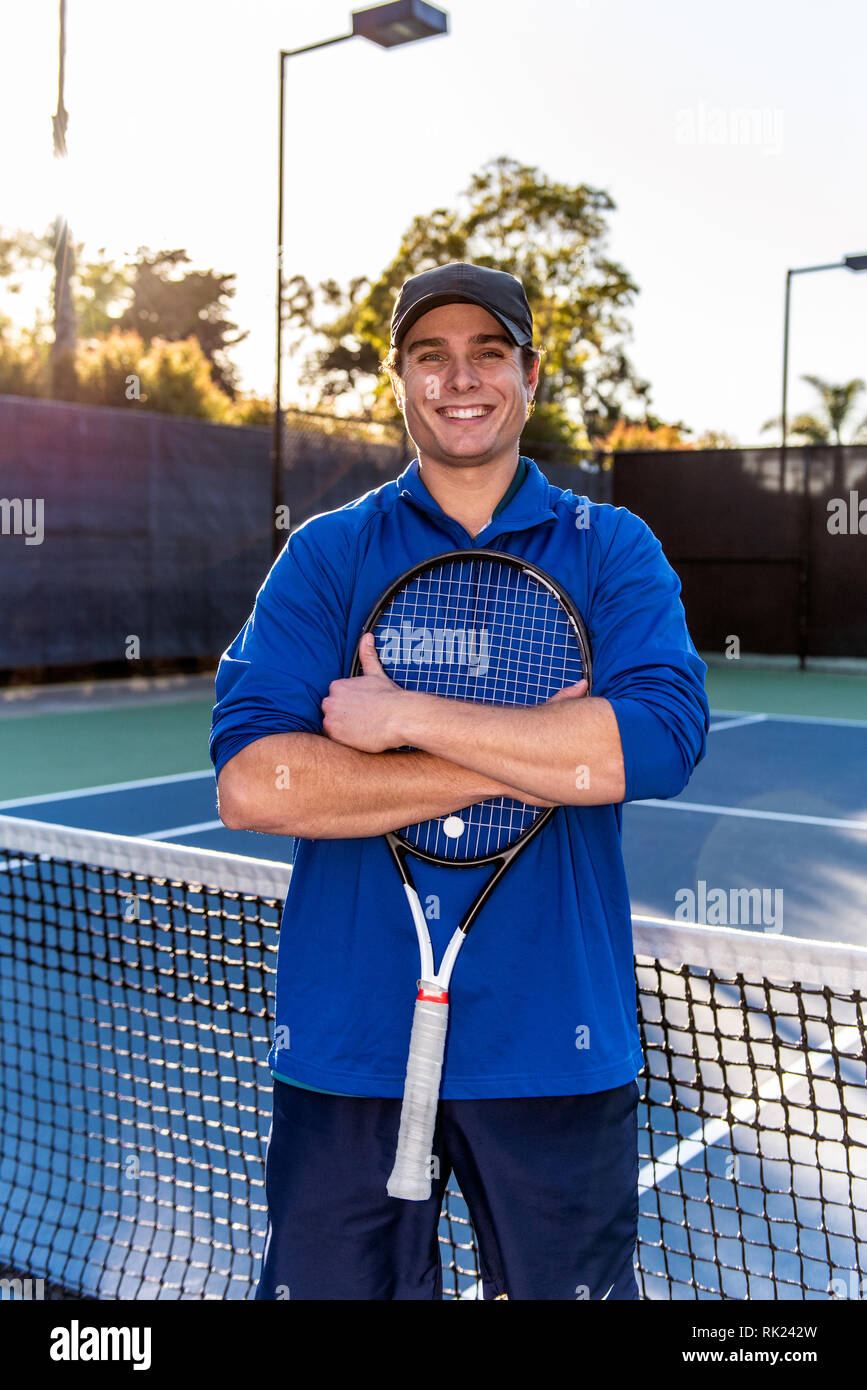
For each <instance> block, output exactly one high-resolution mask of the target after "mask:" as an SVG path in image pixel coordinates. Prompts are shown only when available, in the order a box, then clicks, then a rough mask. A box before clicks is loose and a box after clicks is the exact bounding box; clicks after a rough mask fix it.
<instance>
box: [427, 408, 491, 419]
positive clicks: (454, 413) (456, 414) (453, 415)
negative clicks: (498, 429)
mask: <svg viewBox="0 0 867 1390" xmlns="http://www.w3.org/2000/svg"><path fill="white" fill-rule="evenodd" d="M492 409H493V407H492V406H489V405H473V406H467V407H466V408H465V409H463V410H457V409H455V410H450V409H448V408H446V409H445V410H441V411H440V415H445V417H446V419H447V420H475V419H477V418H478V416H480V415H487V414H488V413H489V411H491V410H492Z"/></svg>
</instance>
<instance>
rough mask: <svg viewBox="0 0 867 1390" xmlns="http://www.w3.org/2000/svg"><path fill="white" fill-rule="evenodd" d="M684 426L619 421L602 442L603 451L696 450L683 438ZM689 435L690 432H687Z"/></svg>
mask: <svg viewBox="0 0 867 1390" xmlns="http://www.w3.org/2000/svg"><path fill="white" fill-rule="evenodd" d="M684 428H685V427H684V426H683V425H662V424H655V425H653V424H641V423H636V422H634V421H630V420H618V422H617V424H616V425H615V426H614V429H613V430H611V432H610V433H609V434H607V435H606V436H605V438H604V439H603V440H600V445H601V447H602V448H603V449H610V450H613V451H617V450H621V449H694V448H695V445H694V444H690V443H688V441H687V440H685V439H684V438H683V431H684ZM686 432H687V433H689V431H686Z"/></svg>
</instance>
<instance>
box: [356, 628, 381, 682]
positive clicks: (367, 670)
mask: <svg viewBox="0 0 867 1390" xmlns="http://www.w3.org/2000/svg"><path fill="white" fill-rule="evenodd" d="M358 656H359V660H360V661H361V669H362V671H363V672H364V674H365V675H366V676H384V675H385V671H383V669H382V664H381V662H380V660H379V657H378V656H377V654H376V642H375V641H374V637H373V633H372V632H365V633H364V635H363V637H362V639H361V641H360V643H359V645H358Z"/></svg>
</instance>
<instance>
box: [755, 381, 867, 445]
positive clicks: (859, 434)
mask: <svg viewBox="0 0 867 1390" xmlns="http://www.w3.org/2000/svg"><path fill="white" fill-rule="evenodd" d="M801 380H802V381H806V382H807V384H808V386H812V387H813V389H814V390H815V391H816V392H818V395H819V397H820V400H821V405H820V408H819V413H818V414H816V415H810V414H803V415H797V416H796V417H795V419H794V420H792V421H790V422H789V423H788V429H787V434H788V437H789V438H790V439H791V438H795V439H797V440H799V441H802V442H803V443H804V444H842V443H843V437H842V430H843V426H844V425H845V424H846V423H847V421H848V420H849V418H850V416H851V415H852V412H853V410H854V409H855V402H856V401H857V399H858V397H859V396H860V394H861V392H862V391H863V390H865V385H864V382H863V381H862V380H861V378H860V377H855V378H853V380H852V381H846V382H844V383H843V384H842V385H841V386H835V385H834V384H833V383H831V382H829V381H823V380H822V378H821V377H818V376H802V377H801ZM781 424H782V421H781V418H780V416H779V415H778V416H776V418H775V419H773V420H766V421H765V423H764V424H763V425H762V431H763V432H764V431H765V430H773V429H777V430H778V429H780V428H781ZM849 442H850V443H851V444H860V443H864V442H867V416H865V417H864V419H863V420H861V421H860V423H859V424H857V425H856V426H854V428H853V430H852V435H851V439H850V440H849Z"/></svg>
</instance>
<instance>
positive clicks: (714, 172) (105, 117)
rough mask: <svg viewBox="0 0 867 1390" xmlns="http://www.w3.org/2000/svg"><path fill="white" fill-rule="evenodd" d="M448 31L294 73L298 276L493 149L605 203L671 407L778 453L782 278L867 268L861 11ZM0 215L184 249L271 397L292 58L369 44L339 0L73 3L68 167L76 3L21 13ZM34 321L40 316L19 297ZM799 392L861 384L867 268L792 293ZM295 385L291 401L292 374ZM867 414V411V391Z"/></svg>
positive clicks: (575, 13)
mask: <svg viewBox="0 0 867 1390" xmlns="http://www.w3.org/2000/svg"><path fill="white" fill-rule="evenodd" d="M441 8H445V9H447V10H448V11H449V15H450V26H451V27H450V32H449V34H448V35H446V36H444V37H441V38H435V39H430V40H427V41H425V42H421V43H416V44H412V45H409V46H407V47H403V48H398V49H394V50H392V51H384V50H382V49H380V48H378V47H377V46H376V45H374V44H371V43H369V42H367V41H366V40H364V39H361V38H356V39H353V40H351V41H349V42H346V43H342V44H338V45H336V46H333V47H330V48H325V49H323V50H321V51H318V52H315V53H308V54H304V55H301V56H299V57H296V58H293V59H290V60H289V61H288V62H287V68H286V71H287V79H288V84H287V102H286V139H287V144H286V150H287V176H286V216H287V224H286V225H287V230H286V235H285V238H284V241H285V246H286V252H285V264H286V273H287V275H292V274H295V273H296V272H297V273H301V274H304V275H305V276H307V278H308V279H310V280H313V281H319V280H321V279H325V278H335V279H337V280H338V281H340V282H344V283H345V282H346V281H348V280H349V279H350V278H351V277H353V276H356V275H360V274H366V275H371V276H374V275H376V274H378V273H379V271H380V270H381V269H382V267H383V266H384V265H385V264H386V263H387V262H388V261H389V260H390V259H391V257H392V256H393V254H394V252H395V251H396V249H397V247H398V246H399V244H400V239H401V235H402V233H403V231H404V229H405V228H406V227H407V226H408V224H409V222H410V221H411V219H412V218H413V217H414V216H415V215H417V214H420V213H425V212H427V211H430V210H431V209H433V208H434V207H438V206H449V205H451V204H453V203H454V201H455V199H456V197H457V195H458V194H459V192H460V191H461V190H462V189H463V188H465V187H466V185H467V183H468V182H469V179H470V177H471V175H472V174H473V172H475V171H476V170H478V169H480V168H481V166H482V165H483V164H484V163H485V162H486V161H488V160H490V159H492V158H495V157H497V156H498V155H502V154H505V155H508V156H510V157H512V158H515V159H518V160H520V161H522V162H524V163H527V164H533V165H536V166H538V167H539V168H540V169H541V170H542V171H543V172H544V173H546V174H547V175H548V176H549V177H550V178H552V179H557V180H561V181H564V182H568V183H587V184H590V185H593V186H595V187H599V188H602V189H605V190H606V191H607V192H608V193H609V194H610V196H611V197H612V198H613V200H614V202H615V204H616V210H615V211H614V212H613V213H612V214H611V215H610V237H609V250H610V253H611V254H612V255H613V256H614V257H615V258H616V259H618V260H620V261H621V262H622V263H623V264H624V266H625V267H626V269H627V270H628V272H629V273H630V274H631V276H632V277H633V279H634V280H635V281H636V282H637V284H638V285H639V287H640V293H639V295H638V296H637V299H636V302H635V304H634V306H633V308H632V310H631V311H630V312H631V323H632V330H633V331H632V338H631V342H630V345H629V351H630V355H631V357H632V360H633V362H634V364H635V367H636V369H637V370H638V372H639V373H640V374H641V375H642V376H643V377H645V378H647V379H648V380H649V381H650V383H651V392H652V394H651V403H652V408H653V410H654V411H655V412H656V413H657V414H658V415H660V416H661V417H662V418H663V419H665V420H669V421H679V420H682V421H684V422H685V423H686V424H687V425H689V426H690V427H692V429H693V430H695V431H696V432H701V431H704V430H706V429H715V430H722V431H725V432H726V433H728V434H729V435H731V436H733V437H734V438H735V439H736V440H737V441H738V442H739V443H741V444H745V445H750V444H766V445H770V444H772V443H774V442H775V436H774V435H772V434H767V433H765V434H763V433H761V426H762V425H763V423H764V422H765V421H766V420H767V419H768V418H769V417H771V416H775V415H778V414H779V408H780V405H779V401H780V381H781V361H782V337H783V298H784V288H785V275H786V270H787V268H789V267H800V266H810V265H818V264H825V263H828V262H836V261H839V260H840V259H842V257H843V256H844V255H847V254H851V253H857V252H865V251H867V179H865V178H864V175H863V166H864V150H865V148H867V102H865V99H864V76H863V55H864V52H865V51H867V6H864V5H863V4H862V3H861V0H825V3H824V5H823V6H821V7H819V6H816V5H814V4H812V3H807V0H728V3H726V4H724V5H721V6H720V5H710V4H709V3H704V4H697V3H696V0H654V3H648V0H536V3H535V4H530V3H527V0H451V3H449V4H445V3H443V4H442V6H441ZM0 12H3V13H4V16H5V19H6V24H5V26H4V30H5V33H6V36H7V38H6V42H5V43H4V45H3V49H2V52H0V130H2V132H3V135H2V143H0V226H2V227H3V228H6V229H8V228H10V227H14V226H26V227H31V228H34V229H36V228H42V227H43V226H45V225H47V223H48V222H49V220H50V219H51V218H52V217H53V216H54V213H55V210H56V208H57V206H58V204H60V203H63V205H64V206H65V208H66V209H67V214H68V216H69V218H70V222H71V225H72V228H73V231H74V234H75V236H76V238H77V239H79V240H81V239H83V240H84V241H85V243H86V247H87V249H88V250H89V251H96V250H97V249H98V248H100V247H105V248H106V249H107V250H108V251H109V252H110V253H112V254H114V255H116V256H117V257H122V256H123V254H124V253H132V252H134V251H135V250H136V248H137V247H139V246H142V245H147V246H150V247H151V248H154V249H162V248H175V247H184V248H186V250H187V251H188V252H189V254H190V255H191V257H192V259H193V262H194V264H195V265H196V266H198V267H202V268H213V269H215V270H218V271H222V272H233V273H234V274H235V275H236V285H237V294H236V297H235V300H234V303H233V309H234V313H233V315H231V317H234V318H235V319H236V320H237V322H238V323H239V324H240V325H241V326H242V327H243V328H245V329H248V330H249V336H248V338H247V340H246V341H245V342H244V343H243V344H242V345H240V346H239V347H238V348H237V349H236V351H235V359H236V361H237V363H238V365H239V367H240V369H241V375H242V384H243V386H244V387H245V388H246V389H248V390H252V391H256V392H257V393H260V394H265V395H268V394H270V393H271V392H272V390H273V375H274V370H273V357H274V278H275V270H274V259H275V252H274V246H275V241H276V182H277V178H276V175H277V129H276V126H277V97H278V81H277V79H278V52H279V50H280V48H285V49H291V48H297V47H300V46H302V45H304V44H309V43H315V42H318V41H319V40H322V39H325V38H331V37H334V36H336V35H338V34H343V33H346V32H347V31H348V30H349V29H350V28H351V23H350V21H349V14H350V7H349V6H347V5H345V4H340V3H333V0H317V3H316V4H315V5H313V4H310V3H307V4H304V5H302V4H299V3H294V2H293V0H280V2H279V3H278V0H247V3H246V5H238V4H230V3H228V0H148V3H147V4H146V5H141V4H132V3H128V0H68V52H67V98H66V105H67V108H68V110H69V129H68V144H69V151H70V157H69V161H68V168H67V169H66V171H65V184H64V186H63V187H60V186H59V183H58V169H57V165H56V163H55V162H54V161H53V160H52V158H51V115H52V113H53V111H54V109H55V104H56V83H57V76H56V62H57V57H56V48H57V3H56V0H28V3H27V4H22V3H21V0H0ZM24 308H26V304H25V305H24V306H22V312H23V309H24ZM790 372H791V387H790V410H791V411H792V413H795V412H797V411H798V410H801V409H807V408H812V405H813V393H812V392H811V390H810V388H809V387H807V386H806V385H804V384H802V383H801V382H800V379H799V378H800V376H801V374H802V373H805V372H810V373H813V374H816V375H819V376H822V377H826V378H829V379H830V380H832V381H843V380H848V379H850V378H851V377H857V376H861V377H864V378H865V379H867V272H865V273H862V274H855V273H852V272H850V271H848V270H845V269H835V270H831V271H827V272H825V273H822V274H814V275H805V276H799V277H797V278H796V279H795V281H794V287H793V296H792V323H791V340H790ZM287 395H288V396H291V395H292V372H291V370H290V373H289V386H288V391H287ZM862 404H863V411H862V413H863V414H867V396H865V397H863V398H862Z"/></svg>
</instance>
